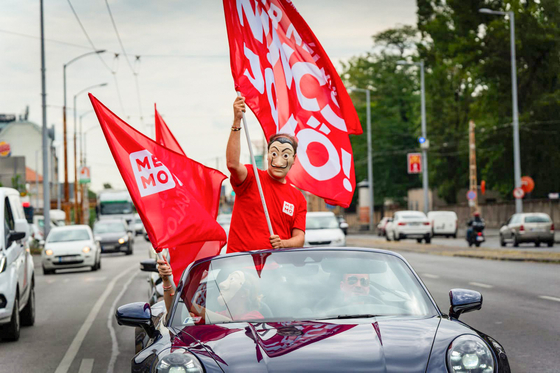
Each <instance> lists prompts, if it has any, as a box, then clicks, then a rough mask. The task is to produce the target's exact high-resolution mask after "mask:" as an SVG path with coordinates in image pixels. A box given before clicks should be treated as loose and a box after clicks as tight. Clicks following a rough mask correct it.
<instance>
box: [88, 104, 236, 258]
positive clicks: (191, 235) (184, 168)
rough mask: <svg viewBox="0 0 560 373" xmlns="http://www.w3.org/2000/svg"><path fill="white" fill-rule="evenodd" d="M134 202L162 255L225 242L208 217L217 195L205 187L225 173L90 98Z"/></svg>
mask: <svg viewBox="0 0 560 373" xmlns="http://www.w3.org/2000/svg"><path fill="white" fill-rule="evenodd" d="M89 97H90V100H91V103H92V105H93V108H94V109H95V113H96V114H97V118H98V119H99V124H101V128H102V130H103V134H104V135H105V139H106V140H107V144H108V145H109V148H110V149H111V153H112V154H113V158H114V159H115V162H116V164H117V167H118V168H119V172H120V174H121V176H122V178H123V180H124V183H125V184H126V187H127V188H128V191H129V193H130V196H131V197H132V201H133V202H134V205H135V206H136V209H137V210H138V213H139V214H140V217H141V218H142V221H143V222H144V225H145V227H146V232H147V233H148V236H149V238H150V241H151V242H152V245H153V246H154V248H155V249H156V251H161V250H162V249H164V248H167V247H175V246H180V245H183V244H186V243H192V242H202V241H208V240H213V241H225V240H226V233H225V231H224V230H223V228H222V227H221V226H220V225H219V224H218V223H217V222H216V219H215V217H213V216H212V215H211V214H210V213H208V211H207V209H206V208H205V206H206V205H211V204H212V202H213V201H209V200H210V199H212V198H213V197H212V196H211V195H207V194H206V193H205V190H204V188H203V187H202V186H204V185H209V184H213V183H220V184H221V182H222V181H223V180H224V179H225V178H226V177H225V176H224V174H222V173H221V172H219V171H216V170H213V169H211V168H208V167H205V166H203V165H201V164H199V163H197V162H195V161H193V160H190V159H189V158H187V157H186V156H184V155H183V154H178V153H175V152H173V151H171V150H169V149H167V148H165V147H163V146H161V145H159V144H157V143H156V142H154V141H153V140H151V139H149V138H148V137H146V136H144V135H143V134H141V133H140V132H138V131H136V130H135V129H134V128H132V127H131V126H129V125H128V124H127V123H125V122H124V121H123V120H122V119H120V118H119V117H117V116H116V115H115V114H113V113H112V112H111V111H110V110H109V109H107V107H105V106H104V105H103V104H102V103H101V102H99V101H98V100H97V99H96V98H95V97H93V95H91V94H90V95H89Z"/></svg>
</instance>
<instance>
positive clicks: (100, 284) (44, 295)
mask: <svg viewBox="0 0 560 373" xmlns="http://www.w3.org/2000/svg"><path fill="white" fill-rule="evenodd" d="M148 248H149V246H148V243H147V242H146V241H145V240H144V239H143V238H141V237H140V236H138V237H137V238H136V240H135V246H134V254H133V255H130V256H125V255H124V254H119V253H117V254H103V255H102V257H101V266H102V267H101V269H100V270H99V271H97V272H91V271H90V270H89V269H78V270H64V271H58V272H57V273H56V274H54V275H48V276H44V275H43V272H42V270H41V258H40V256H35V257H34V258H33V259H34V264H35V281H36V302H37V313H36V319H35V325H34V326H31V327H25V328H22V330H21V337H20V340H19V341H17V342H0V362H1V363H0V372H11V373H13V372H56V373H65V372H79V373H90V372H127V371H128V372H129V371H130V359H131V358H132V357H133V356H134V329H133V328H130V327H123V326H119V325H117V323H116V321H115V317H114V313H115V306H116V307H119V306H120V305H123V304H126V303H130V302H137V301H147V299H148V284H147V282H146V279H147V277H148V274H147V273H146V272H141V271H140V269H139V268H140V266H139V262H140V261H141V260H144V259H147V258H148Z"/></svg>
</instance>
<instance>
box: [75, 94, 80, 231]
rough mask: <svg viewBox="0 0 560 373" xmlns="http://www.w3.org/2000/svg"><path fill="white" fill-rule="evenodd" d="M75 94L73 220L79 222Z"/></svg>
mask: <svg viewBox="0 0 560 373" xmlns="http://www.w3.org/2000/svg"><path fill="white" fill-rule="evenodd" d="M76 112H77V110H76V96H74V222H75V223H76V224H79V222H80V214H79V213H78V208H79V204H78V162H77V153H78V149H77V148H78V144H77V142H78V141H77V135H76V133H77V128H76V127H77V126H76Z"/></svg>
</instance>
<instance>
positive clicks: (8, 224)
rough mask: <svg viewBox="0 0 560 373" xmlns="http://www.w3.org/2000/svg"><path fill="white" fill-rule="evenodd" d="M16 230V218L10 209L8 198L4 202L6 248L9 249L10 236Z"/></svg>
mask: <svg viewBox="0 0 560 373" xmlns="http://www.w3.org/2000/svg"><path fill="white" fill-rule="evenodd" d="M14 228H15V223H14V216H13V215H12V209H11V208H10V201H9V200H8V198H7V197H6V199H5V200H4V247H5V248H8V235H9V234H10V232H11V231H13V230H14Z"/></svg>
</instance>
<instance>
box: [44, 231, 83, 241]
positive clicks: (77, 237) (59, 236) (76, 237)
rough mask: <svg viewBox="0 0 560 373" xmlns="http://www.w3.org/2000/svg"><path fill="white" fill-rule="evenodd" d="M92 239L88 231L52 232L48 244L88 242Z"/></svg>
mask: <svg viewBox="0 0 560 373" xmlns="http://www.w3.org/2000/svg"><path fill="white" fill-rule="evenodd" d="M89 239H90V236H89V232H88V231H87V229H60V230H52V231H51V233H50V234H49V237H48V238H47V242H69V241H87V240H89Z"/></svg>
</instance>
